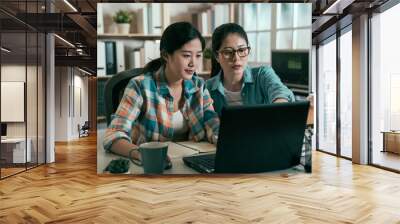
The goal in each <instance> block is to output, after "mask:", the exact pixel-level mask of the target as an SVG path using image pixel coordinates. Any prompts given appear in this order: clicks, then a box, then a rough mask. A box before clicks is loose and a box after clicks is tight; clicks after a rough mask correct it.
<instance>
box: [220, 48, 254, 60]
mask: <svg viewBox="0 0 400 224" xmlns="http://www.w3.org/2000/svg"><path fill="white" fill-rule="evenodd" d="M250 49H251V48H250V47H249V46H247V47H240V48H238V49H236V50H235V49H233V48H225V49H223V50H220V51H217V52H218V53H220V54H222V56H223V57H224V58H225V59H232V58H234V57H235V54H236V53H237V55H239V57H241V58H243V57H246V56H247V55H249V53H250Z"/></svg>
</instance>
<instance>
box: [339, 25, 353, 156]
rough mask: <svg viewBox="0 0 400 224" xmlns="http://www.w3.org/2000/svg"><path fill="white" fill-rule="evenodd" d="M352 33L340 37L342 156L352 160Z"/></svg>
mask: <svg viewBox="0 0 400 224" xmlns="http://www.w3.org/2000/svg"><path fill="white" fill-rule="evenodd" d="M351 47H352V33H351V30H350V31H348V32H347V33H344V34H343V35H342V36H340V136H341V137H340V154H341V155H342V156H345V157H348V158H351V157H352V150H351V145H352V144H351V142H352V137H351V136H352V96H353V94H352V74H353V72H352V49H351Z"/></svg>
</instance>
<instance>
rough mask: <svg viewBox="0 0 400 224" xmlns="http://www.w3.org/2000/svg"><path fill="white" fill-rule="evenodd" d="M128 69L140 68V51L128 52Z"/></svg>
mask: <svg viewBox="0 0 400 224" xmlns="http://www.w3.org/2000/svg"><path fill="white" fill-rule="evenodd" d="M128 61H129V63H128V69H134V68H141V67H143V66H142V64H141V58H140V49H134V50H132V51H130V52H129V59H128Z"/></svg>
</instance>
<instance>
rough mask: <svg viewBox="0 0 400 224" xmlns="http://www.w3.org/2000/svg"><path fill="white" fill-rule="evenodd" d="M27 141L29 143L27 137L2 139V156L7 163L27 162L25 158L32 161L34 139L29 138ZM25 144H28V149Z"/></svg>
mask: <svg viewBox="0 0 400 224" xmlns="http://www.w3.org/2000/svg"><path fill="white" fill-rule="evenodd" d="M27 142H28V144H25V138H6V139H1V155H2V156H1V157H2V159H4V160H5V163H25V158H27V162H30V161H31V157H32V156H31V155H32V154H31V145H32V141H31V139H30V138H27ZM25 145H27V147H26V150H25ZM25 153H26V154H25Z"/></svg>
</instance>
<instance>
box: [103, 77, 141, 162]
mask: <svg viewBox="0 0 400 224" xmlns="http://www.w3.org/2000/svg"><path fill="white" fill-rule="evenodd" d="M142 105H143V97H142V95H141V91H140V88H139V86H138V85H137V83H136V81H135V80H134V79H132V80H131V81H130V82H129V83H128V85H127V87H126V88H125V92H124V96H123V97H122V99H121V102H120V104H119V106H118V109H117V111H116V112H115V114H114V115H113V116H112V117H113V119H112V121H111V123H110V125H109V127H108V128H107V130H106V133H105V135H104V140H103V145H104V149H105V150H106V151H112V152H114V153H116V154H119V155H122V156H126V157H128V156H129V154H130V152H131V151H132V149H136V148H138V146H137V145H135V144H133V143H132V139H131V133H132V127H133V125H134V123H135V122H136V120H137V118H138V117H139V115H140V112H141V108H142ZM131 154H132V155H131V156H132V157H134V158H136V159H137V158H139V155H138V153H137V151H136V150H134V151H132V153H131Z"/></svg>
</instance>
